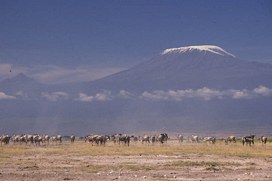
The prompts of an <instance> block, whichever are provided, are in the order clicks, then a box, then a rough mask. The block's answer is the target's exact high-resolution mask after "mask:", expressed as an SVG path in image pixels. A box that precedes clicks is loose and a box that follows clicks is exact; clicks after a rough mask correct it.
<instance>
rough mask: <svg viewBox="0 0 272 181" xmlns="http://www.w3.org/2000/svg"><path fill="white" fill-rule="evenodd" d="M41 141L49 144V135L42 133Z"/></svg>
mask: <svg viewBox="0 0 272 181" xmlns="http://www.w3.org/2000/svg"><path fill="white" fill-rule="evenodd" d="M42 139H43V142H45V143H47V144H49V140H50V136H49V135H47V134H46V135H42Z"/></svg>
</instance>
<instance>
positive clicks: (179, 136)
mask: <svg viewBox="0 0 272 181" xmlns="http://www.w3.org/2000/svg"><path fill="white" fill-rule="evenodd" d="M178 141H179V143H182V142H183V136H182V135H181V134H179V135H178Z"/></svg>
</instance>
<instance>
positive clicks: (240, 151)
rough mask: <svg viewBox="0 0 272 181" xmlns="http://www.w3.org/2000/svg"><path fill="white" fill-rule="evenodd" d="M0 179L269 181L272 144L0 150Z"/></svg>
mask: <svg viewBox="0 0 272 181" xmlns="http://www.w3.org/2000/svg"><path fill="white" fill-rule="evenodd" d="M0 180H35V181H36V180H184V181H185V180H186V181H187V180H198V181H200V180H211V181H218V180H221V181H227V180H252V181H255V180H256V181H270V180H272V144H271V142H269V143H267V144H266V145H262V144H261V143H255V145H253V146H243V145H242V144H241V143H239V142H237V143H233V144H229V145H225V144H224V142H223V141H222V142H221V141H217V142H216V144H206V143H191V142H183V143H179V142H178V141H177V140H169V141H168V142H167V143H164V144H158V143H157V144H153V145H152V144H142V143H141V142H132V143H131V144H130V146H125V145H118V144H114V143H112V142H107V143H106V145H105V146H101V145H99V146H98V145H93V146H92V144H90V143H86V142H84V141H76V142H74V143H72V144H71V143H70V142H68V141H66V142H65V141H64V142H63V143H61V144H60V143H52V144H51V143H50V144H44V145H24V144H21V145H20V144H15V145H14V144H12V143H11V144H9V145H2V146H1V147H0Z"/></svg>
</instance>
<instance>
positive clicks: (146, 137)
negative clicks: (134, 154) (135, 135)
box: [142, 135, 150, 144]
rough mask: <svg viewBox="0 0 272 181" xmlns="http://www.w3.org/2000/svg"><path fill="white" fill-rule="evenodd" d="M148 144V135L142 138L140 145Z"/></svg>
mask: <svg viewBox="0 0 272 181" xmlns="http://www.w3.org/2000/svg"><path fill="white" fill-rule="evenodd" d="M144 142H145V143H150V137H149V136H148V135H144V136H143V137H142V144H143V143H144Z"/></svg>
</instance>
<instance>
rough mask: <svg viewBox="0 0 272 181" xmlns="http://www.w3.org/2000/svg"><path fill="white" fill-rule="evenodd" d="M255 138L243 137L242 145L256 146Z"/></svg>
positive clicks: (252, 136)
mask: <svg viewBox="0 0 272 181" xmlns="http://www.w3.org/2000/svg"><path fill="white" fill-rule="evenodd" d="M254 137H255V135H249V136H245V137H242V144H243V145H245V144H246V145H249V146H251V144H253V145H254Z"/></svg>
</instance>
